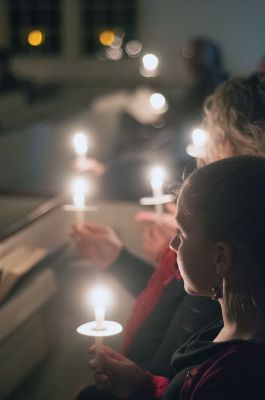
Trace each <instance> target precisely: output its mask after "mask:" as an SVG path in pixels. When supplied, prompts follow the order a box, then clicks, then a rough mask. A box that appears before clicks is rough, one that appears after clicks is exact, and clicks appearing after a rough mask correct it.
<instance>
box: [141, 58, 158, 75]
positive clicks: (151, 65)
mask: <svg viewBox="0 0 265 400" xmlns="http://www.w3.org/2000/svg"><path fill="white" fill-rule="evenodd" d="M158 64H159V60H158V57H157V56H155V55H154V54H145V55H144V56H143V66H144V68H145V69H146V70H147V71H155V70H156V68H157V67H158Z"/></svg>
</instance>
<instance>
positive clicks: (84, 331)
mask: <svg viewBox="0 0 265 400" xmlns="http://www.w3.org/2000/svg"><path fill="white" fill-rule="evenodd" d="M109 299H110V296H109V292H108V291H106V290H105V289H103V288H102V287H96V288H94V290H93V291H92V292H90V296H89V301H90V303H92V306H93V307H94V313H95V321H90V322H86V323H85V324H82V325H80V326H79V327H78V328H77V332H78V333H80V334H81V335H86V336H91V337H94V338H95V347H96V354H95V355H96V360H97V369H100V359H99V352H100V349H101V347H102V344H103V337H108V336H113V335H117V334H118V333H120V332H121V331H122V326H121V324H119V323H118V322H115V321H106V320H105V310H106V305H107V303H109Z"/></svg>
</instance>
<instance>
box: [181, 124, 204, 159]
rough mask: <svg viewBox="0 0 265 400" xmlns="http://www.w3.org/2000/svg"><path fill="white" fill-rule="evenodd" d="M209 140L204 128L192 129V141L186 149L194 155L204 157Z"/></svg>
mask: <svg viewBox="0 0 265 400" xmlns="http://www.w3.org/2000/svg"><path fill="white" fill-rule="evenodd" d="M207 142H208V135H207V132H205V131H204V130H203V129H200V128H196V129H194V130H193V131H192V143H190V144H189V145H188V146H187V148H186V151H187V153H188V154H189V155H190V156H192V157H203V156H204V155H205V148H206V144H207Z"/></svg>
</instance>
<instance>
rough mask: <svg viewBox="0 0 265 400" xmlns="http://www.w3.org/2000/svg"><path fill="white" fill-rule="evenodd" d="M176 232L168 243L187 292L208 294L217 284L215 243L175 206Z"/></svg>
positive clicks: (209, 294)
mask: <svg viewBox="0 0 265 400" xmlns="http://www.w3.org/2000/svg"><path fill="white" fill-rule="evenodd" d="M176 221H177V227H178V230H177V233H176V235H175V237H174V238H173V239H172V241H171V243H170V247H171V249H172V250H174V251H175V252H176V254H177V263H178V267H179V270H180V273H181V276H182V278H183V280H184V287H185V290H186V292H187V293H189V294H193V295H200V296H211V288H212V287H213V286H215V285H216V281H217V277H216V269H215V243H214V242H213V241H211V240H210V239H208V238H207V237H206V235H205V233H204V232H203V230H202V228H201V227H200V226H199V225H198V224H197V223H195V222H194V221H192V220H191V219H188V218H187V217H186V216H185V215H184V214H183V213H181V211H180V210H179V209H178V210H177V215H176Z"/></svg>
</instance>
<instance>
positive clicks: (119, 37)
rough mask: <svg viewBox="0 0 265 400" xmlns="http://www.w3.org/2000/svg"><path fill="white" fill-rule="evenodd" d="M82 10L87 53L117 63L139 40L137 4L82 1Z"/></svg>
mask: <svg viewBox="0 0 265 400" xmlns="http://www.w3.org/2000/svg"><path fill="white" fill-rule="evenodd" d="M82 10H83V13H82V16H83V21H82V25H83V32H82V47H83V51H84V53H88V54H97V55H99V56H102V57H103V58H104V57H105V58H112V57H111V54H113V57H114V59H115V54H121V55H122V53H123V50H122V49H123V46H124V44H125V42H127V41H129V40H131V39H135V38H136V11H137V1H136V0H82ZM99 38H101V39H99ZM108 53H109V55H110V56H108ZM120 58H121V57H120Z"/></svg>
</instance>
